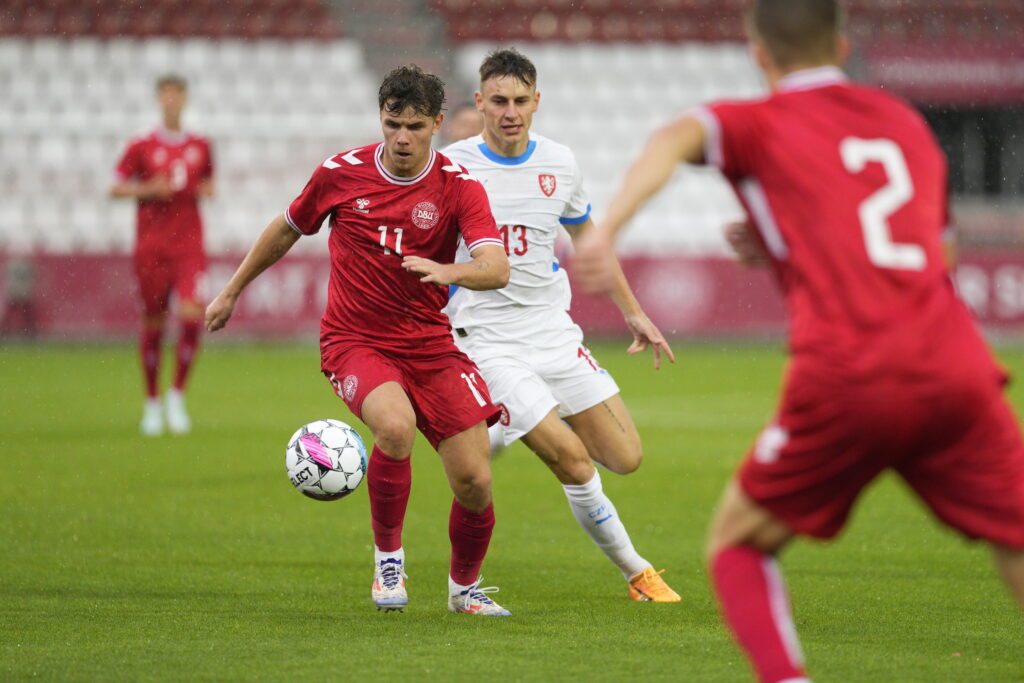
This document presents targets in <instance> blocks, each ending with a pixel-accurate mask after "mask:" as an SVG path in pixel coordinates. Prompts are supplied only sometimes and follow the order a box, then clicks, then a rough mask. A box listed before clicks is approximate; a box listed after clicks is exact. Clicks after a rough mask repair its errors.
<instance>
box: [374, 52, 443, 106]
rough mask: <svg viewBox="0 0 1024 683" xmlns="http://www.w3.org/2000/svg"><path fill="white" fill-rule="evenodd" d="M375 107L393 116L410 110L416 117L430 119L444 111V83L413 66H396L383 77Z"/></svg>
mask: <svg viewBox="0 0 1024 683" xmlns="http://www.w3.org/2000/svg"><path fill="white" fill-rule="evenodd" d="M377 105H378V106H379V107H380V110H381V111H387V113H389V114H391V115H393V116H398V115H399V114H401V113H402V112H403V111H405V110H406V109H407V108H410V107H411V108H412V110H413V111H415V112H416V113H417V114H422V115H424V116H429V117H431V118H433V117H435V116H437V115H438V114H440V113H441V110H442V109H444V81H442V80H441V79H440V78H438V77H437V76H435V75H434V74H428V73H426V72H425V71H423V69H421V68H419V67H418V66H416V65H415V64H409V65H408V66H400V67H398V68H397V69H394V70H392V71H391V73H389V74H388V75H387V76H385V77H384V81H383V82H382V83H381V84H380V90H379V91H378V92H377Z"/></svg>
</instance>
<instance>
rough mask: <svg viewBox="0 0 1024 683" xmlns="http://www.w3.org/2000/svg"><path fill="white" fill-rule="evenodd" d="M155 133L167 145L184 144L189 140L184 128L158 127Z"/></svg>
mask: <svg viewBox="0 0 1024 683" xmlns="http://www.w3.org/2000/svg"><path fill="white" fill-rule="evenodd" d="M153 134H154V135H156V138H157V140H159V141H160V142H162V143H164V144H165V145H183V144H185V141H186V140H188V133H186V132H185V131H184V130H167V129H166V128H164V127H163V126H160V127H159V128H157V129H156V131H154V133H153Z"/></svg>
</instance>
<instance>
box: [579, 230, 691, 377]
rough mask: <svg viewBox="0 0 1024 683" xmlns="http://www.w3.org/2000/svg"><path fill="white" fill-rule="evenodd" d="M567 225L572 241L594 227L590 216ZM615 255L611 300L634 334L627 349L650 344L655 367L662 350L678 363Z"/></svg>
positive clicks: (631, 351) (631, 350)
mask: <svg viewBox="0 0 1024 683" xmlns="http://www.w3.org/2000/svg"><path fill="white" fill-rule="evenodd" d="M565 227H566V231H567V232H568V233H569V236H570V237H572V240H573V244H575V243H576V241H577V240H578V239H580V237H581V236H582V235H585V234H586V233H587V232H589V231H591V230H594V222H593V221H591V220H587V221H585V222H583V223H581V224H579V225H567V226H565ZM612 259H613V261H614V271H615V272H614V282H613V285H612V290H611V292H610V295H611V298H612V301H613V302H615V305H616V306H617V307H618V309H619V310H620V311H622V318H623V319H624V320H625V321H626V327H628V328H629V331H630V333H631V334H632V335H633V343H632V344H631V345H630V347H629V348H628V349H626V353H628V354H630V355H632V354H634V353H640V352H641V351H646V350H647V349H648V348H650V349H651V350H652V351H653V352H654V369H655V370H658V369H660V368H661V354H662V352H664V353H665V355H666V356H668V359H669V360H670V361H672V362H673V363H675V362H676V357H675V354H673V353H672V347H670V346H669V345H668V342H667V341H666V340H665V337H664V335H662V333H661V331H660V330H659V329H658V328H657V326H656V325H655V324H654V323H653V322H651V319H650V318H648V317H647V314H646V313H644V309H643V307H641V306H640V302H639V301H637V298H636V295H634V294H633V289H632V288H631V287H630V286H629V281H628V280H627V279H626V274H625V273H623V272H622V265H621V264H620V263H619V260H618V259H617V258H615V256H614V255H612Z"/></svg>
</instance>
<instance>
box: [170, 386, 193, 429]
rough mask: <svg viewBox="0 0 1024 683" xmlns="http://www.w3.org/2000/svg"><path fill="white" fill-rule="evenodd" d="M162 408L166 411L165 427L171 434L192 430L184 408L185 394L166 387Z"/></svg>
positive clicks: (190, 421)
mask: <svg viewBox="0 0 1024 683" xmlns="http://www.w3.org/2000/svg"><path fill="white" fill-rule="evenodd" d="M164 409H165V410H166V411H167V428H168V429H169V430H170V432H171V434H188V433H189V432H190V431H192V420H190V419H188V412H187V411H186V410H185V395H184V394H183V393H181V392H180V391H178V390H177V389H168V390H167V394H166V395H164Z"/></svg>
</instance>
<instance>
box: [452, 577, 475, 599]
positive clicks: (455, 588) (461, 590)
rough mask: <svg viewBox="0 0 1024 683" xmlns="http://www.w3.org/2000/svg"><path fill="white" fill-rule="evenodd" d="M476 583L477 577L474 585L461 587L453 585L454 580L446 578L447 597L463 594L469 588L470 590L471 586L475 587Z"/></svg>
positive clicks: (458, 584)
mask: <svg viewBox="0 0 1024 683" xmlns="http://www.w3.org/2000/svg"><path fill="white" fill-rule="evenodd" d="M477 583H480V577H479V576H478V577H476V582H475V583H471V584H469V585H468V586H463V585H462V584H461V583H455V579H453V578H452V577H450V576H449V577H448V595H459V594H460V593H465V592H466V591H467V590H469V588H471V587H472V586H474V585H476V584H477Z"/></svg>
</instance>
